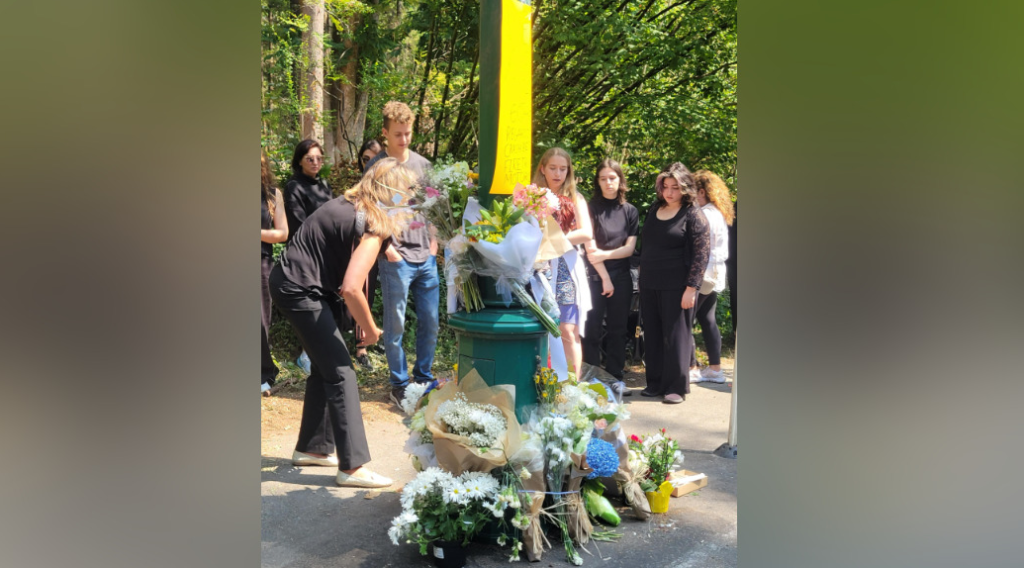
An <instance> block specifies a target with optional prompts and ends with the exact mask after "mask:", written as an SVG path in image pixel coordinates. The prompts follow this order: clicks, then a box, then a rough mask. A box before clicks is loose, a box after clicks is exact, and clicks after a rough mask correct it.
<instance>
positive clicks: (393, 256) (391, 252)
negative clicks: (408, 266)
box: [384, 246, 402, 262]
mask: <svg viewBox="0 0 1024 568" xmlns="http://www.w3.org/2000/svg"><path fill="white" fill-rule="evenodd" d="M384 257H385V258H387V259H388V262H398V261H399V260H402V255H400V254H398V251H397V250H395V247H393V246H389V247H388V248H387V250H385V251H384Z"/></svg>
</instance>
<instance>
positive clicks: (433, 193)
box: [423, 187, 441, 198]
mask: <svg viewBox="0 0 1024 568" xmlns="http://www.w3.org/2000/svg"><path fill="white" fill-rule="evenodd" d="M423 192H424V193H426V194H427V197H428V198H433V197H437V196H438V195H441V192H440V191H438V190H436V189H434V188H432V187H428V188H426V189H424V190H423Z"/></svg>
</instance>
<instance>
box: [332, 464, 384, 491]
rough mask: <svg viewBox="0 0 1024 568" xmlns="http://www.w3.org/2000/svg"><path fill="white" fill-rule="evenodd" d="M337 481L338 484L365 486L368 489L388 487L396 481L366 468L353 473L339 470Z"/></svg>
mask: <svg viewBox="0 0 1024 568" xmlns="http://www.w3.org/2000/svg"><path fill="white" fill-rule="evenodd" d="M337 481H338V485H340V486H342V487H365V488H368V489H378V488H381V487H387V486H389V485H391V484H392V483H394V481H392V480H391V479H390V478H387V477H384V476H383V475H379V474H376V473H374V472H372V471H370V470H368V469H366V468H360V469H359V471H357V472H356V473H353V474H349V473H345V472H343V471H339V472H338V478H337Z"/></svg>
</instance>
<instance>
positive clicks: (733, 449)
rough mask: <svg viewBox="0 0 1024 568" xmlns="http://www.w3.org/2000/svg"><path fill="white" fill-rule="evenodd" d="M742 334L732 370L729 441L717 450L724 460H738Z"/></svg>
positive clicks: (738, 336) (737, 345) (738, 340)
mask: <svg viewBox="0 0 1024 568" xmlns="http://www.w3.org/2000/svg"><path fill="white" fill-rule="evenodd" d="M739 353H740V333H739V331H737V332H736V348H735V349H734V350H733V357H734V358H735V361H736V363H735V365H734V366H733V370H732V404H731V406H730V408H729V441H728V442H726V443H724V444H722V445H721V446H718V449H716V450H715V455H716V456H721V457H723V458H731V459H736V453H737V443H736V408H737V402H736V401H737V394H736V392H737V391H738V390H739V387H738V385H739V384H740V371H739V369H740V356H739Z"/></svg>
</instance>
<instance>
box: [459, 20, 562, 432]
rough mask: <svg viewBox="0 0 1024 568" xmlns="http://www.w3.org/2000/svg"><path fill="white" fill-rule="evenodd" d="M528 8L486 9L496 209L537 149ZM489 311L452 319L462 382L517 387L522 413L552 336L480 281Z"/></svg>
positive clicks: (486, 180)
mask: <svg viewBox="0 0 1024 568" xmlns="http://www.w3.org/2000/svg"><path fill="white" fill-rule="evenodd" d="M532 12H533V9H532V8H531V7H530V3H529V2H523V1H521V0H482V1H481V2H480V194H479V199H480V203H481V205H483V206H484V207H490V206H491V204H492V203H493V201H494V199H495V197H498V196H507V195H510V194H511V193H512V190H513V189H514V188H515V184H516V183H522V184H523V185H527V184H529V183H530V177H531V175H530V174H531V165H532V157H531V155H530V153H531V150H532V148H533V138H532V128H533V124H532V122H533V108H532V93H533V80H532V62H531V60H532V51H531V49H532V47H531V15H532ZM479 284H480V293H481V296H482V297H483V300H484V304H485V306H486V307H485V308H484V309H483V310H480V311H479V312H475V313H471V314H470V313H466V312H457V313H454V314H452V315H451V317H450V318H449V324H450V325H451V326H452V328H453V329H455V333H456V335H457V337H458V341H459V372H458V376H459V378H460V379H461V378H463V377H465V376H466V375H467V374H469V372H470V371H472V370H476V371H477V373H479V374H480V376H481V377H482V378H483V380H484V381H485V382H486V383H487V384H488V385H492V386H493V385H499V384H506V385H512V386H514V387H515V390H516V414H517V415H518V416H519V420H520V421H525V420H526V416H525V409H526V408H527V407H529V406H532V405H534V404H536V403H537V391H536V388H535V387H534V384H533V377H534V375H536V373H537V371H538V368H539V367H540V366H541V365H544V366H546V365H547V360H548V334H547V331H545V330H544V327H543V326H542V325H541V324H540V322H538V321H537V319H536V318H534V317H533V315H532V314H531V313H530V312H529V311H528V310H526V309H525V308H523V307H522V306H520V305H518V304H517V303H513V304H511V305H510V306H507V307H506V306H505V305H504V303H503V302H501V300H500V299H499V298H498V297H497V294H496V293H495V291H494V281H493V280H491V279H489V278H480V279H479Z"/></svg>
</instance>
